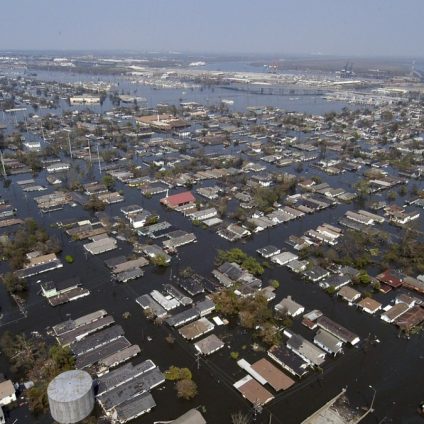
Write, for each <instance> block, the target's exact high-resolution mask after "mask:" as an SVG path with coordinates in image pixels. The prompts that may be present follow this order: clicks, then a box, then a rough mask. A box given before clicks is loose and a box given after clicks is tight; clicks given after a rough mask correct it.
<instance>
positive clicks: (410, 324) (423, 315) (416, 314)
mask: <svg viewBox="0 0 424 424" xmlns="http://www.w3.org/2000/svg"><path fill="white" fill-rule="evenodd" d="M423 321H424V308H422V307H421V306H413V307H412V308H411V309H409V310H408V311H406V312H405V313H404V314H402V315H401V316H400V317H399V318H397V319H396V321H395V323H396V325H397V326H398V327H399V328H400V329H401V330H403V331H410V330H411V329H412V328H414V327H415V326H417V325H420V324H421V323H422V322H423Z"/></svg>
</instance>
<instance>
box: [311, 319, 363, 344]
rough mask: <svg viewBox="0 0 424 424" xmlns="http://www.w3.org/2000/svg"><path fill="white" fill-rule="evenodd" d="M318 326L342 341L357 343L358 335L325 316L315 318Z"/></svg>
mask: <svg viewBox="0 0 424 424" xmlns="http://www.w3.org/2000/svg"><path fill="white" fill-rule="evenodd" d="M317 324H318V327H320V328H322V329H323V330H326V331H327V332H329V333H331V334H332V335H333V336H336V337H338V338H339V339H340V340H341V341H342V342H344V343H350V344H351V345H352V346H354V345H356V344H357V343H359V340H360V339H359V337H358V336H357V335H356V334H355V333H352V332H351V331H349V330H348V329H347V328H345V327H343V326H341V325H340V324H338V323H337V322H334V321H332V320H331V319H330V318H328V317H326V316H324V315H323V316H321V317H319V318H318V320H317Z"/></svg>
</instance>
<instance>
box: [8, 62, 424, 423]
mask: <svg viewBox="0 0 424 424" xmlns="http://www.w3.org/2000/svg"><path fill="white" fill-rule="evenodd" d="M217 66H218V65H217ZM220 66H222V64H221V65H220ZM250 66H251V69H250V70H249V71H246V72H244V71H243V72H240V71H236V70H234V71H221V70H218V69H216V70H215V69H212V68H207V67H206V63H205V62H203V61H196V60H194V59H193V58H190V57H187V58H185V57H183V58H181V57H178V58H174V57H172V56H165V57H157V56H148V57H146V58H143V60H140V59H137V58H135V57H132V56H126V57H122V56H118V55H115V56H112V55H111V56H78V55H73V56H71V55H70V56H66V57H58V56H54V55H47V54H45V55H39V56H37V55H24V54H19V55H8V54H7V55H6V54H5V55H4V56H1V57H0V148H1V150H0V151H1V155H0V161H1V163H0V174H1V178H2V181H1V187H0V252H1V263H0V272H1V280H2V284H1V285H0V308H1V309H0V327H1V337H0V351H1V355H0V406H1V409H0V411H1V412H0V423H1V422H3V423H9V422H10V423H20V422H22V423H25V422H40V423H50V422H52V419H53V420H55V422H58V423H70V422H84V423H87V424H89V423H97V422H102V423H126V422H134V423H153V422H156V423H159V422H161V423H162V422H167V423H171V422H172V423H187V424H188V423H190V424H203V423H206V422H208V423H218V422H219V423H221V422H222V423H224V422H229V423H230V422H231V423H233V424H242V423H250V422H258V423H268V422H277V423H279V422H287V423H301V422H302V423H324V422H334V423H345V424H353V423H358V422H360V421H363V422H364V423H365V422H367V423H368V422H370V423H371V422H393V423H395V422H407V421H402V420H401V419H400V418H399V417H401V416H412V417H414V419H418V414H417V411H416V408H417V407H418V404H419V402H420V401H422V399H421V398H422V392H421V393H418V392H419V391H418V390H417V391H415V392H414V390H415V389H413V388H414V387H418V385H419V384H420V383H421V381H420V380H419V375H420V369H421V361H422V357H421V354H420V352H421V350H422V337H423V334H422V325H423V322H424V226H423V222H424V221H423V213H424V212H423V208H424V184H423V177H424V138H423V137H424V131H423V126H424V84H423V83H424V78H423V76H422V74H420V73H419V72H418V71H415V69H414V70H413V71H410V70H409V69H404V68H399V69H393V67H389V66H387V70H384V69H383V68H384V66H383V68H382V70H381V71H378V70H370V69H365V68H362V69H358V70H357V71H356V73H355V74H353V71H352V68H350V70H349V69H347V66H346V67H345V68H344V69H343V70H342V71H340V70H339V69H335V70H333V71H331V72H329V71H328V72H326V74H325V75H323V73H322V72H320V73H317V72H313V71H310V70H308V69H307V68H304V69H302V73H299V72H291V71H290V69H288V70H281V69H279V70H276V67H275V66H274V65H273V66H271V65H269V64H266V63H265V64H263V63H261V64H258V63H255V64H250ZM278 102H280V103H281V104H280V105H278ZM418 357H419V358H418ZM397 367H398V368H397ZM395 369H399V371H398V372H397V371H396V372H395V371H394V370H395ZM397 373H398V374H399V375H397ZM383 374H384V375H387V374H393V375H392V378H393V379H395V382H394V383H393V385H392V386H390V385H388V383H387V379H386V377H384V378H383V377H382V375H383ZM402 387H405V393H403V394H402V393H399V390H400V391H402V390H403V389H402ZM408 388H409V389H408ZM404 397H408V402H407V406H406V403H405V402H404ZM396 402H398V403H399V404H402V406H399V408H401V409H399V410H398V412H396V411H395V409H396V408H395V407H394V406H393V405H395V404H396ZM411 404H413V407H412V408H411V406H410V405H411ZM399 411H400V412H399ZM397 414H401V415H397ZM408 414H409V415H408ZM70 417H71V418H70ZM390 417H393V418H390ZM31 419H34V421H31ZM370 419H371V420H370ZM389 419H390V421H389ZM412 419H413V418H411V420H412ZM272 420H273V421H272ZM372 420H374V421H372ZM408 422H415V421H408Z"/></svg>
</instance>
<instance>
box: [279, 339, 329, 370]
mask: <svg viewBox="0 0 424 424" xmlns="http://www.w3.org/2000/svg"><path fill="white" fill-rule="evenodd" d="M285 333H286V332H285ZM287 347H288V348H289V349H290V350H292V351H293V352H294V353H295V354H296V355H298V356H300V357H301V358H302V359H304V360H305V361H306V362H307V363H308V364H310V365H316V366H320V365H322V364H323V363H324V362H325V352H324V351H323V350H321V349H320V348H318V347H316V346H315V345H314V344H312V343H311V342H309V341H308V340H306V339H305V338H304V337H302V336H300V335H299V334H290V338H289V340H288V341H287Z"/></svg>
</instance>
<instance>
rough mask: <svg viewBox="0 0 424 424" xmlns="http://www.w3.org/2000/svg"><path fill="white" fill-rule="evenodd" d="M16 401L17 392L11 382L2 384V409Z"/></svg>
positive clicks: (0, 392)
mask: <svg viewBox="0 0 424 424" xmlns="http://www.w3.org/2000/svg"><path fill="white" fill-rule="evenodd" d="M15 401H16V390H15V386H14V385H13V383H12V381H11V380H5V381H2V382H1V383H0V407H1V406H6V405H9V404H10V403H12V402H15Z"/></svg>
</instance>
